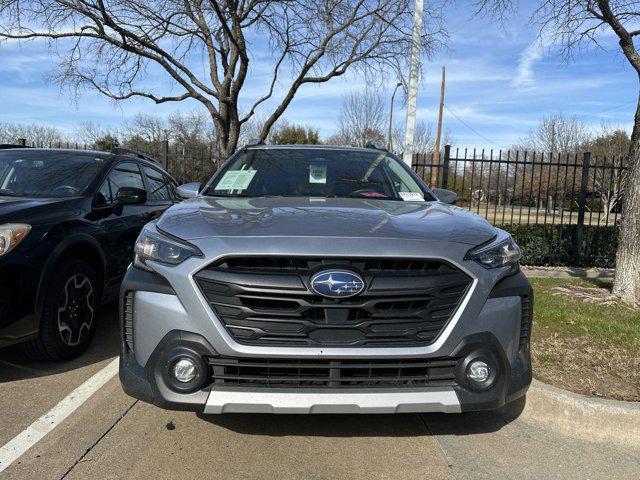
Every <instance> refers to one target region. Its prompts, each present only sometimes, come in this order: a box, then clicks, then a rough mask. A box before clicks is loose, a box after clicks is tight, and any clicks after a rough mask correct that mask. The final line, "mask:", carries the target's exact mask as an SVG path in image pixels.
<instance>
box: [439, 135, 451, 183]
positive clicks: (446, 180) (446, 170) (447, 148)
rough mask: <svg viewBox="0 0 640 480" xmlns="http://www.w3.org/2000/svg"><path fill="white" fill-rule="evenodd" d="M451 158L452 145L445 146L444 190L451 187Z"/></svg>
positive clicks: (443, 165) (443, 166)
mask: <svg viewBox="0 0 640 480" xmlns="http://www.w3.org/2000/svg"><path fill="white" fill-rule="evenodd" d="M450 158H451V145H445V146H444V161H443V162H442V183H441V185H442V188H447V185H449V159H450Z"/></svg>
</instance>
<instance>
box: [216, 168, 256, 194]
mask: <svg viewBox="0 0 640 480" xmlns="http://www.w3.org/2000/svg"><path fill="white" fill-rule="evenodd" d="M256 172H257V170H229V171H228V172H226V173H225V174H224V175H223V177H222V179H220V181H219V182H218V185H216V188H215V189H216V190H246V189H247V187H248V186H249V184H250V183H251V180H253V177H254V175H255V174H256Z"/></svg>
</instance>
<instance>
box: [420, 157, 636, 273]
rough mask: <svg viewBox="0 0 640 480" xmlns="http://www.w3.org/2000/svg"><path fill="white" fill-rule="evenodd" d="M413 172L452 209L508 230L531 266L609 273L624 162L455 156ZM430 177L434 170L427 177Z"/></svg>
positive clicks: (423, 160)
mask: <svg viewBox="0 0 640 480" xmlns="http://www.w3.org/2000/svg"><path fill="white" fill-rule="evenodd" d="M441 158H442V161H441V162H438V164H437V165H436V164H435V163H434V159H433V155H432V154H429V155H425V154H416V155H414V158H413V168H414V170H415V171H416V172H418V174H419V175H421V176H422V177H423V178H424V179H425V180H426V181H427V182H430V183H434V184H435V185H433V186H438V187H441V188H447V189H449V190H453V191H455V192H456V193H457V194H458V202H457V205H458V206H460V207H462V208H466V209H469V210H471V211H473V212H475V213H477V214H479V215H482V216H483V217H485V218H486V219H487V220H488V221H490V222H491V223H493V224H494V225H497V226H501V227H502V228H504V229H506V230H508V231H510V232H511V233H512V234H513V236H514V237H515V238H516V240H517V241H518V242H519V243H520V244H521V246H522V247H523V250H524V252H525V261H526V262H527V263H531V264H537V265H567V264H569V265H589V266H602V267H611V266H613V265H614V262H615V252H616V249H617V237H618V225H619V222H620V216H621V213H622V207H623V200H624V197H623V194H624V184H625V178H626V175H625V173H626V167H625V159H624V157H606V156H604V157H596V156H592V155H591V154H590V153H588V152H585V153H572V154H566V153H565V154H557V153H550V154H548V153H539V152H526V151H506V152H505V151H494V150H489V151H485V150H475V149H474V150H469V149H459V148H457V149H455V150H452V149H451V147H449V146H447V147H445V149H444V155H443V156H441ZM434 170H435V171H434Z"/></svg>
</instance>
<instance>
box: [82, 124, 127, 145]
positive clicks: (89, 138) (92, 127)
mask: <svg viewBox="0 0 640 480" xmlns="http://www.w3.org/2000/svg"><path fill="white" fill-rule="evenodd" d="M74 137H75V141H76V142H77V143H79V144H81V145H93V144H95V143H96V142H98V140H100V139H103V138H107V137H110V138H113V139H117V140H118V143H120V137H121V135H120V132H119V131H118V129H116V128H111V127H105V126H103V125H99V124H97V123H95V122H92V121H90V120H89V121H82V122H80V125H79V126H78V127H77V128H75V132H74Z"/></svg>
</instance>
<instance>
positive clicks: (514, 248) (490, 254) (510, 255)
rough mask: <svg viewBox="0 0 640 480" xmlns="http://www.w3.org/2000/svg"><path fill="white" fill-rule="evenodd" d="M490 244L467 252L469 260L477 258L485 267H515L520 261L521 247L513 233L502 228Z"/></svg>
mask: <svg viewBox="0 0 640 480" xmlns="http://www.w3.org/2000/svg"><path fill="white" fill-rule="evenodd" d="M498 232H499V233H498V236H497V237H496V238H494V239H493V241H491V242H490V243H489V244H486V245H481V246H479V247H476V248H474V249H472V250H469V253H467V256H466V259H467V260H475V261H476V262H478V263H479V264H480V265H482V266H483V267H484V268H500V267H508V266H511V267H514V268H517V266H518V262H519V261H520V257H521V256H522V255H521V254H520V247H518V245H517V244H516V242H514V241H513V238H511V235H509V234H508V233H507V232H504V231H502V230H499V231H498Z"/></svg>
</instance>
